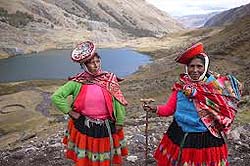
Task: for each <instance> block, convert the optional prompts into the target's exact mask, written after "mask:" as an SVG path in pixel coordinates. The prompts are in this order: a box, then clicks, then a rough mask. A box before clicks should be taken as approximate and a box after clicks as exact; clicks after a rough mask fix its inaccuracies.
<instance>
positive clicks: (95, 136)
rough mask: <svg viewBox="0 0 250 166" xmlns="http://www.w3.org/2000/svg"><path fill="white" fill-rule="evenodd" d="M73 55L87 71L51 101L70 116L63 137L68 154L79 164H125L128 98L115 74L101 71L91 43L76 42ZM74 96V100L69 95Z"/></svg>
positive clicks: (61, 89) (75, 78)
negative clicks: (123, 93)
mask: <svg viewBox="0 0 250 166" xmlns="http://www.w3.org/2000/svg"><path fill="white" fill-rule="evenodd" d="M71 58H72V60H73V61H75V62H78V63H80V65H81V67H82V68H84V69H85V70H84V71H83V72H82V73H79V74H77V75H76V76H73V77H71V78H70V79H69V81H68V82H67V83H66V84H65V85H63V86H62V87H60V88H59V89H58V90H57V91H56V92H55V93H54V94H53V95H52V102H53V103H54V105H55V106H56V107H57V108H58V109H59V110H60V111H62V112H63V113H65V114H68V115H69V116H70V117H71V118H70V119H69V122H68V130H67V132H66V135H65V137H64V139H63V143H64V144H65V145H66V157H67V158H69V159H72V160H73V161H75V163H76V165H77V166H108V165H112V164H115V165H117V166H118V165H122V156H125V155H127V154H128V150H127V147H126V143H125V140H124V134H123V129H122V127H123V122H124V117H125V106H126V105H127V101H126V100H125V98H124V97H123V95H122V92H121V90H120V86H119V84H118V80H120V79H118V78H117V77H116V76H115V75H114V74H113V73H110V72H105V71H102V70H101V58H100V56H99V55H98V54H97V53H96V52H95V46H94V44H93V43H92V42H89V41H86V42H83V43H80V44H78V45H77V47H76V48H75V49H74V50H73V52H72V55H71ZM70 95H72V96H73V103H71V104H69V103H68V102H67V97H68V96H70Z"/></svg>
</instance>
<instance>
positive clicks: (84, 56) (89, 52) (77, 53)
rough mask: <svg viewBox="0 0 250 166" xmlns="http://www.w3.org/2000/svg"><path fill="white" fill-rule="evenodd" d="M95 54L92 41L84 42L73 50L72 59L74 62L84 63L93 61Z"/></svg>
mask: <svg viewBox="0 0 250 166" xmlns="http://www.w3.org/2000/svg"><path fill="white" fill-rule="evenodd" d="M94 53H95V45H94V43H93V42H91V41H84V42H81V43H79V44H77V46H76V47H75V48H74V49H73V51H72V53H71V59H72V60H73V61H74V62H78V63H84V62H86V61H87V60H89V59H91V58H92V57H93V56H94Z"/></svg>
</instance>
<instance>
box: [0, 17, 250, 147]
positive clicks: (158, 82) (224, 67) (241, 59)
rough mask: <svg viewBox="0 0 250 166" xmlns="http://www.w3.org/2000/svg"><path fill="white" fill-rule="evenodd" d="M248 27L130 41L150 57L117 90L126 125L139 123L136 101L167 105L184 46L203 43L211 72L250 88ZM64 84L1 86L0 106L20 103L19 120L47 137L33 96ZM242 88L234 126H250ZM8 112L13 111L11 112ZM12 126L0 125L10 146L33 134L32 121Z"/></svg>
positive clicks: (244, 22) (243, 24)
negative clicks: (125, 104) (124, 108)
mask: <svg viewBox="0 0 250 166" xmlns="http://www.w3.org/2000/svg"><path fill="white" fill-rule="evenodd" d="M235 27H236V28H235ZM248 27H249V19H248V18H246V19H244V20H241V21H239V22H238V23H237V24H236V25H234V26H227V27H226V28H225V29H223V28H215V29H199V30H194V31H188V32H180V33H175V34H171V35H168V36H166V37H164V38H161V39H158V40H156V39H152V38H148V39H147V38H143V39H140V40H135V41H131V43H134V44H136V43H137V45H136V46H137V49H138V50H139V51H141V52H145V53H147V54H149V55H151V56H152V59H154V62H153V63H151V64H148V65H144V66H142V67H140V69H139V71H138V72H136V73H135V74H133V75H131V76H129V77H127V79H126V80H125V81H124V82H122V84H121V86H122V90H123V92H124V95H125V97H126V98H127V99H128V101H129V103H130V104H129V106H128V109H127V112H128V113H127V122H128V121H129V120H131V119H133V118H138V117H141V116H142V115H143V114H144V112H143V111H142V110H141V107H140V98H145V97H153V98H155V99H156V100H157V102H156V103H164V102H165V101H166V99H167V96H168V94H169V93H170V91H171V86H172V84H173V82H174V81H176V80H177V78H178V74H179V73H180V72H182V71H183V67H182V66H179V65H177V64H176V63H175V62H174V59H175V57H176V56H177V55H178V54H179V53H180V52H181V51H183V50H184V48H185V47H186V46H187V45H190V44H191V43H195V42H197V41H202V42H204V43H205V47H206V49H207V50H208V53H209V56H210V57H211V61H212V63H211V69H212V70H216V71H219V72H222V73H226V72H230V73H234V74H236V75H237V76H238V77H239V78H240V80H241V81H242V80H244V83H245V84H246V85H249V78H250V77H249V76H250V75H249V72H250V68H249V67H248V66H247V65H248V64H249V52H247V51H248V49H249V47H248V45H249V40H246V39H248V37H249V34H250V29H249V28H248ZM243 32H244V36H242V33H243ZM236 39H237V40H236ZM235 41H237V42H235ZM131 43H128V44H127V45H128V46H129V45H131ZM125 45H126V44H125ZM235 46H236V47H235ZM63 83H64V81H30V82H21V83H11V84H0V95H1V96H0V97H1V100H0V102H1V103H3V102H9V101H12V102H13V103H17V102H19V104H22V105H24V106H26V107H25V108H29V109H31V111H30V112H28V111H27V110H23V112H24V114H22V116H24V117H25V118H26V119H27V122H29V120H28V119H30V121H32V117H36V118H37V119H39V120H38V122H43V123H42V124H43V128H39V127H38V128H39V129H41V130H42V129H44V131H45V130H46V129H48V128H50V130H47V131H48V132H49V131H53V128H55V127H56V125H55V123H52V124H51V122H50V121H49V119H48V118H44V117H43V118H42V119H40V118H41V114H39V113H37V112H36V111H35V105H37V104H39V103H40V102H41V100H42V99H41V94H40V93H38V92H37V90H40V91H42V92H46V93H52V92H53V91H54V90H55V89H56V88H57V87H58V86H59V85H61V84H63ZM30 87H33V88H34V89H35V91H27V89H29V88H30ZM247 88H248V86H247V87H246V88H245V96H244V98H243V100H245V104H243V106H242V109H241V111H240V113H239V114H238V116H237V122H240V123H249V122H250V111H249V110H250V104H249V100H247V96H246V95H249V92H248V89H247ZM34 89H33V90H34ZM22 91H25V92H23V93H24V94H22ZM28 93H29V94H28ZM18 95H19V96H22V95H23V96H27V97H26V98H23V99H22V97H20V98H21V99H22V100H20V98H16V97H15V96H18ZM248 97H249V96H248ZM30 100H32V101H33V103H32V104H31V103H29V102H28V101H30ZM5 104H6V103H5ZM1 105H4V104H1ZM12 109H17V108H16V107H13V108H12ZM19 109H20V108H19ZM49 109H50V110H51V115H52V117H57V116H58V115H59V114H60V113H58V112H56V110H55V109H54V108H52V107H49ZM10 111H13V112H16V113H19V112H20V111H19V112H18V110H10ZM26 114H27V115H26ZM17 115H18V114H17ZM28 117H30V118H28ZM9 118H10V117H9ZM0 120H1V121H3V120H4V121H6V118H3V115H0ZM12 120H13V119H12ZM14 121H15V120H14ZM14 121H12V122H11V123H9V124H8V125H10V124H11V126H7V127H6V126H3V125H4V123H1V124H2V127H1V126H0V129H1V130H3V128H4V131H1V133H9V135H5V137H4V138H5V140H8V141H10V142H11V141H12V142H13V141H15V140H11V139H10V138H13V137H17V136H15V135H16V134H17V135H19V136H18V138H19V137H20V131H19V133H16V132H17V129H20V130H21V131H26V130H29V129H34V128H33V127H34V126H36V125H37V121H33V122H32V123H26V125H22V128H18V127H17V128H16V127H15V126H18V125H19V126H20V124H18V123H19V122H18V121H16V123H14ZM6 123H7V122H6ZM30 124H32V125H30ZM38 126H39V125H38ZM13 128H16V130H13ZM7 130H8V131H7ZM36 131H37V129H34V131H33V132H36ZM2 138H3V137H2ZM8 138H9V139H8ZM1 142H2V141H1Z"/></svg>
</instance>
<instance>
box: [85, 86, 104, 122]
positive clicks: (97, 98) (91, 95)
mask: <svg viewBox="0 0 250 166" xmlns="http://www.w3.org/2000/svg"><path fill="white" fill-rule="evenodd" d="M87 86H88V87H87V89H86V96H85V101H84V104H83V108H82V109H81V114H82V115H85V116H88V117H90V118H93V119H107V118H108V117H109V111H108V108H107V105H106V101H105V98H104V95H103V92H102V89H101V87H100V86H98V85H95V84H91V85H87Z"/></svg>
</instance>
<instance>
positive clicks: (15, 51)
mask: <svg viewBox="0 0 250 166" xmlns="http://www.w3.org/2000/svg"><path fill="white" fill-rule="evenodd" d="M3 51H5V52H6V53H7V54H9V55H11V56H16V55H22V54H24V50H23V49H21V48H18V47H14V48H3Z"/></svg>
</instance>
